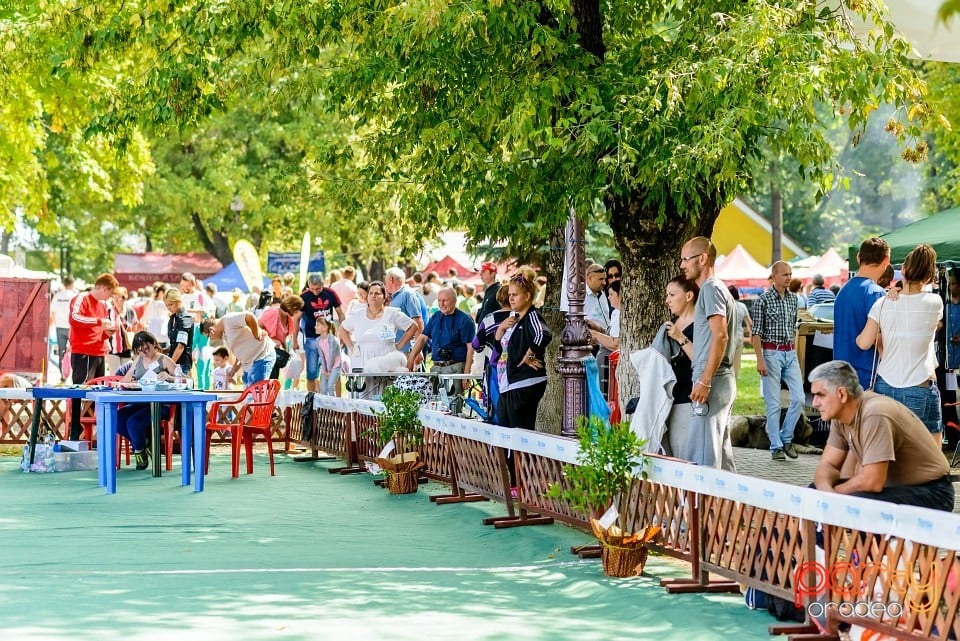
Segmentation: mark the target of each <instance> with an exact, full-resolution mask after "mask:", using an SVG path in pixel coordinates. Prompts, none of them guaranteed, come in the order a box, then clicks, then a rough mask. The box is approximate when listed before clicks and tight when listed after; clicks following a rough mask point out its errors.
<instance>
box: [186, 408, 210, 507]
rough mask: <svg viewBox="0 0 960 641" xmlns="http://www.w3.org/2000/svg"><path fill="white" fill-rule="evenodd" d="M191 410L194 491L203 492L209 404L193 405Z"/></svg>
mask: <svg viewBox="0 0 960 641" xmlns="http://www.w3.org/2000/svg"><path fill="white" fill-rule="evenodd" d="M191 405H192V407H191V408H190V410H191V411H192V412H193V425H192V427H193V461H194V469H195V470H196V476H195V477H194V483H193V490H194V491H195V492H203V480H204V477H205V475H204V473H203V470H204V468H205V467H206V461H204V457H205V456H206V455H207V448H206V447H204V445H205V444H206V434H207V404H206V403H191Z"/></svg>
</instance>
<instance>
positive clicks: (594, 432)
mask: <svg viewBox="0 0 960 641" xmlns="http://www.w3.org/2000/svg"><path fill="white" fill-rule="evenodd" d="M577 437H578V439H579V442H580V451H579V453H578V454H577V464H576V465H565V466H564V470H563V478H564V480H563V482H561V483H554V484H552V485H551V486H550V489H549V490H548V492H547V496H548V497H550V498H555V499H561V500H564V501H567V502H569V503H570V504H571V505H572V506H573V507H574V508H575V509H576V510H578V511H580V512H581V513H583V514H584V515H586V516H587V517H588V518H589V519H590V526H591V528H592V529H593V533H594V535H595V536H596V537H597V539H598V540H599V541H600V545H601V547H602V551H601V559H602V561H603V572H604V574H606V575H608V576H617V577H626V576H636V575H639V574H641V573H642V572H643V566H644V564H645V563H646V561H647V555H648V550H647V545H648V544H649V543H650V541H652V540H653V539H654V538H655V537H656V536H657V535H658V534H659V533H660V528H659V527H658V526H649V527H646V528H643V529H642V530H640V531H637V532H625V531H623V529H622V526H620V525H618V523H620V524H625V523H627V522H628V521H627V519H626V516H627V513H626V510H627V506H628V505H629V495H630V490H631V487H632V486H633V484H634V483H635V482H636V468H637V466H640V468H641V476H642V477H644V478H645V477H646V472H643V471H642V468H643V467H644V466H645V465H646V464H647V462H648V459H647V458H646V457H645V456H644V455H643V446H644V444H645V441H644V440H642V439H641V438H640V437H639V436H637V435H636V433H634V432H633V431H631V429H630V424H629V423H626V422H624V423H616V424H613V425H610V424H609V423H608V422H607V421H606V420H604V419H601V418H599V417H596V416H592V417H590V419H589V420H588V419H586V418H584V417H581V418H580V419H579V420H578V422H577Z"/></svg>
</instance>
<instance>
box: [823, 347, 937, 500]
mask: <svg viewBox="0 0 960 641" xmlns="http://www.w3.org/2000/svg"><path fill="white" fill-rule="evenodd" d="M809 379H810V384H811V391H812V392H813V406H814V407H815V408H817V409H818V410H819V411H820V417H821V418H822V419H823V420H829V421H831V423H830V435H829V436H828V437H827V445H826V447H825V448H824V450H823V456H822V457H821V458H820V464H819V465H818V466H817V470H816V472H815V473H814V476H813V484H814V486H815V487H816V488H817V489H818V490H823V491H825V492H838V493H840V494H849V495H852V496H860V497H863V498H869V499H875V500H878V501H887V502H889V503H900V504H904V505H916V506H918V507H927V508H932V509H935V510H944V511H946V512H952V511H953V484H952V483H951V481H950V474H949V473H950V468H949V466H948V465H947V460H946V458H944V456H943V453H942V452H940V450H939V449H938V448H937V447H936V446H935V445H934V443H933V441H932V440H931V439H930V436H929V433H928V432H927V429H926V428H925V427H924V425H923V423H921V422H920V419H918V418H917V417H916V415H915V414H914V413H913V412H911V411H910V410H909V409H907V408H906V407H904V406H903V405H901V404H900V403H898V402H897V401H895V400H893V399H892V398H889V397H886V396H882V395H880V394H874V393H873V392H864V391H863V388H862V387H861V386H860V382H859V380H858V379H857V372H856V370H854V369H853V367H852V366H851V365H850V364H849V363H847V362H845V361H830V362H829V363H824V364H822V365H820V366H819V367H817V368H815V369H814V370H813V371H812V372H810V376H809ZM848 454H849V456H850V457H851V458H852V459H853V462H854V463H855V464H856V472H855V473H854V474H853V476H851V477H850V478H848V479H843V478H841V473H840V471H841V469H843V467H844V461H845V460H846V459H847V456H848Z"/></svg>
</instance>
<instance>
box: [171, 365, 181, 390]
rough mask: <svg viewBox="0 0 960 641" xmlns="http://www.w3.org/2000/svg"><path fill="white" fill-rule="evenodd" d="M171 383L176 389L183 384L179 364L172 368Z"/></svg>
mask: <svg viewBox="0 0 960 641" xmlns="http://www.w3.org/2000/svg"><path fill="white" fill-rule="evenodd" d="M173 384H174V385H176V386H177V389H180V388H181V386H182V385H183V369H182V368H181V367H180V366H179V365H177V368H176V369H175V370H173Z"/></svg>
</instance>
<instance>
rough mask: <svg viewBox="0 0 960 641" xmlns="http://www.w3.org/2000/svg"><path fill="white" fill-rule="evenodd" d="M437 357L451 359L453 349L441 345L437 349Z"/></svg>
mask: <svg viewBox="0 0 960 641" xmlns="http://www.w3.org/2000/svg"><path fill="white" fill-rule="evenodd" d="M437 359H438V360H441V361H452V360H453V350H452V349H450V348H449V347H441V348H440V349H438V350H437Z"/></svg>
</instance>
